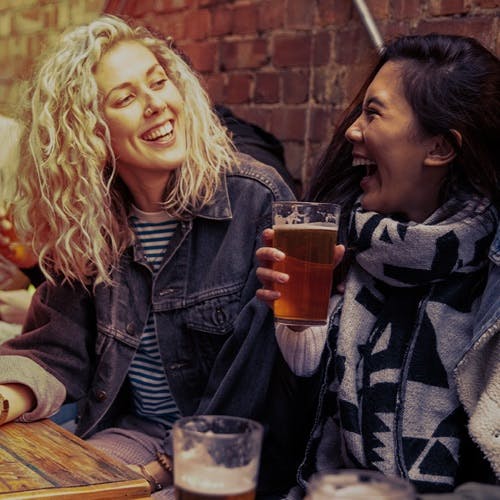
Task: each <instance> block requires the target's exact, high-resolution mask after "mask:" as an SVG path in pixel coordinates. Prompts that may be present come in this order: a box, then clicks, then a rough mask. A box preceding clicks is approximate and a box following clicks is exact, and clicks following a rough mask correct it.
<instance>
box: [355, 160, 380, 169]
mask: <svg viewBox="0 0 500 500" xmlns="http://www.w3.org/2000/svg"><path fill="white" fill-rule="evenodd" d="M361 165H376V163H375V162H374V161H372V160H368V159H367V158H353V160H352V166H353V167H359V166H361Z"/></svg>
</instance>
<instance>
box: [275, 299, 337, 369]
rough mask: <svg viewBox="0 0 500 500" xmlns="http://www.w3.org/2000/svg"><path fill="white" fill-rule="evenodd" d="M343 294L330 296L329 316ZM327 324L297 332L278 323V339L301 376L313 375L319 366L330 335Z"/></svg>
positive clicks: (287, 358)
mask: <svg viewBox="0 0 500 500" xmlns="http://www.w3.org/2000/svg"><path fill="white" fill-rule="evenodd" d="M341 298H342V296H341V295H338V294H336V295H333V296H332V297H330V303H329V304H328V318H330V316H331V314H332V313H333V311H334V309H336V307H337V305H338V304H339V301H340V299H341ZM328 323H329V321H328V322H327V324H326V325H318V326H310V327H308V328H306V329H305V330H303V331H301V332H296V331H294V330H292V329H290V328H288V326H286V325H283V324H281V323H277V324H276V341H277V342H278V345H279V348H280V350H281V354H283V357H284V358H285V361H286V362H287V364H288V366H289V367H290V370H292V372H293V373H295V375H299V376H300V377H308V376H310V375H312V374H313V373H314V372H315V371H316V370H317V369H318V366H319V362H320V361H321V355H322V354H323V350H324V348H325V344H326V338H327V335H328Z"/></svg>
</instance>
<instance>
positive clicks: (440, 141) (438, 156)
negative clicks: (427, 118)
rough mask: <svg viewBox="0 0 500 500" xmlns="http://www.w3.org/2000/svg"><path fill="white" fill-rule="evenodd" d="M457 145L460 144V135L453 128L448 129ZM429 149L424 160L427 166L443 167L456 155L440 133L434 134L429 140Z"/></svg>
mask: <svg viewBox="0 0 500 500" xmlns="http://www.w3.org/2000/svg"><path fill="white" fill-rule="evenodd" d="M450 132H451V133H452V134H453V136H454V137H455V139H456V141H457V143H458V145H459V146H461V145H462V135H461V134H460V132H458V131H457V130H455V129H452V130H450ZM429 146H430V147H429V151H428V153H427V156H426V158H425V160H424V165H426V166H428V167H443V166H445V165H448V164H449V163H450V162H451V161H452V160H453V159H454V158H455V156H456V155H457V154H456V152H455V150H454V149H453V146H452V145H451V144H450V143H449V142H448V140H447V139H445V138H444V137H443V136H442V135H436V136H434V137H432V138H431V139H430V140H429Z"/></svg>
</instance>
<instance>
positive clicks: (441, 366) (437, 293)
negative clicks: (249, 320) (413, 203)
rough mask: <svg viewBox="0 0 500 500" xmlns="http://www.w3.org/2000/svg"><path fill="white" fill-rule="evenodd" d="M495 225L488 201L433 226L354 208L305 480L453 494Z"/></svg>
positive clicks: (468, 203) (461, 202)
mask: <svg viewBox="0 0 500 500" xmlns="http://www.w3.org/2000/svg"><path fill="white" fill-rule="evenodd" d="M464 198H465V197H464ZM496 224H497V215H496V211H495V209H494V208H493V207H492V206H491V204H490V202H489V201H488V200H486V199H483V198H478V197H477V198H473V199H470V196H469V197H468V198H465V199H460V198H455V199H453V200H451V201H449V202H448V203H446V204H445V205H444V206H443V207H441V208H440V209H439V210H437V211H436V212H435V213H434V214H433V215H432V216H431V217H430V218H429V219H428V220H426V221H425V222H423V223H414V222H398V221H397V220H394V219H392V218H389V217H386V216H383V215H381V214H378V213H375V212H366V211H364V210H362V209H361V207H360V206H357V207H356V209H355V210H354V212H353V219H352V223H351V238H350V241H349V245H350V246H351V245H353V246H355V248H356V250H355V262H354V264H353V265H352V267H351V270H350V272H349V275H348V279H347V281H346V290H345V294H344V297H343V304H342V306H341V308H339V309H337V312H336V314H335V315H334V316H333V317H332V318H331V320H330V331H329V335H328V343H329V349H330V352H331V353H333V357H331V359H330V361H329V362H328V365H327V370H326V376H327V379H326V384H325V390H324V392H323V397H322V399H321V404H320V407H319V413H318V415H317V422H318V425H317V427H316V428H315V430H314V433H313V437H312V439H311V441H310V442H309V445H308V454H309V455H310V456H313V457H315V458H314V459H313V460H312V461H309V463H308V462H307V461H306V462H305V463H304V464H303V470H302V477H308V476H309V475H310V474H311V473H312V472H314V470H331V469H336V468H339V467H342V468H345V467H351V468H353V467H354V468H368V469H375V470H380V471H382V472H384V473H385V474H388V475H397V476H402V477H405V478H408V479H409V480H411V481H412V482H413V483H414V485H415V486H416V488H417V490H418V491H420V492H425V491H433V492H439V491H450V490H452V489H453V486H454V484H455V482H456V480H457V478H456V476H457V471H458V469H459V461H460V454H459V450H460V443H461V441H462V439H463V438H464V437H465V433H466V432H467V431H466V419H465V413H464V411H463V410H462V407H461V405H460V403H459V400H458V396H457V390H456V385H455V381H454V378H453V369H454V368H455V365H456V363H457V362H458V359H459V356H460V355H461V354H462V353H463V351H464V349H465V348H466V347H467V345H468V343H469V341H470V339H471V335H472V318H473V313H474V310H475V307H476V305H477V300H476V299H478V297H479V296H480V294H481V292H482V289H483V286H484V277H485V274H486V270H487V252H488V247H489V245H490V243H491V241H492V238H493V234H494V231H495V227H496Z"/></svg>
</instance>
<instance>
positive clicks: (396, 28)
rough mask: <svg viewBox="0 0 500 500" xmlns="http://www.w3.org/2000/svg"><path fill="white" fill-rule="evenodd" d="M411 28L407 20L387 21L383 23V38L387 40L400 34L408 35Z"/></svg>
mask: <svg viewBox="0 0 500 500" xmlns="http://www.w3.org/2000/svg"><path fill="white" fill-rule="evenodd" d="M411 33H412V29H411V27H410V23H409V21H394V22H389V23H387V24H386V25H385V29H384V40H385V41H386V42H389V41H390V40H392V39H393V38H396V37H398V36H402V35H410V34H411Z"/></svg>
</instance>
